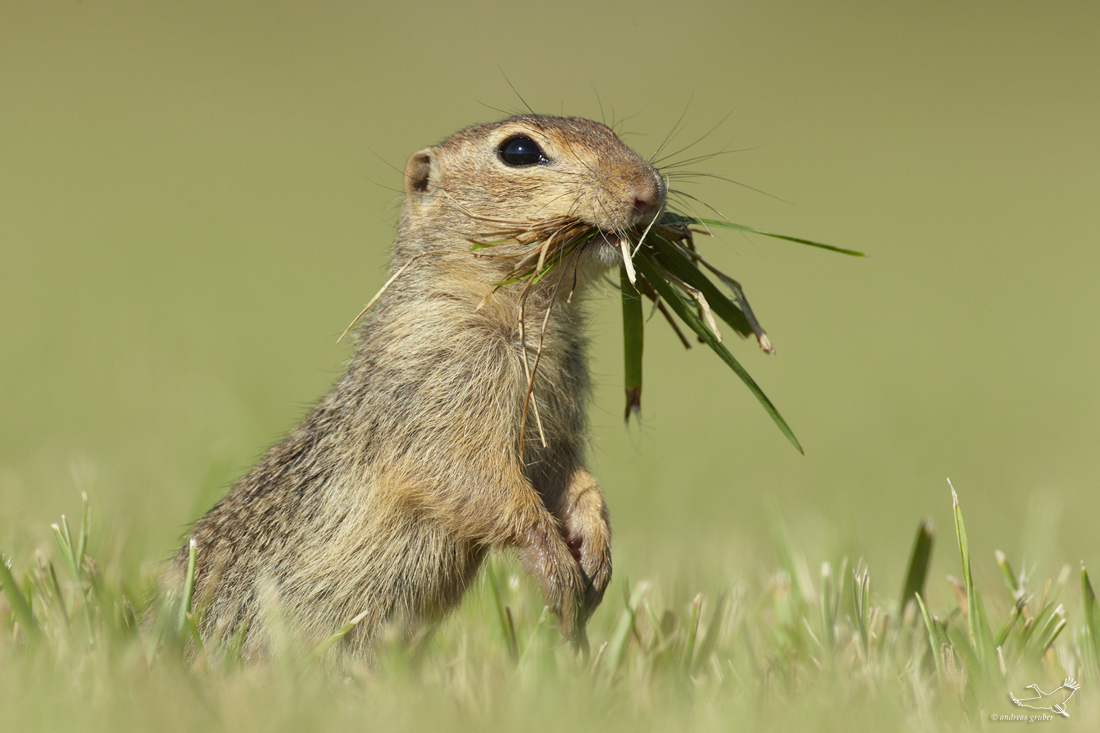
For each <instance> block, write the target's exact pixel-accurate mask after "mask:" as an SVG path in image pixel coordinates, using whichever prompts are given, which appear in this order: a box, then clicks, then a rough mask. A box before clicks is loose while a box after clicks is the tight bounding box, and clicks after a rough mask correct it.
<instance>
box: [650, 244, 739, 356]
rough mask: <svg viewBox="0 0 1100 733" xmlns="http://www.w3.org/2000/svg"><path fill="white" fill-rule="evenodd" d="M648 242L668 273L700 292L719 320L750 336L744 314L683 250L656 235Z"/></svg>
mask: <svg viewBox="0 0 1100 733" xmlns="http://www.w3.org/2000/svg"><path fill="white" fill-rule="evenodd" d="M648 241H649V242H652V243H653V245H654V247H656V248H657V249H658V250H659V251H660V253H661V255H662V258H661V264H662V265H663V266H664V267H665V268H666V269H667V270H668V271H669V272H670V273H672V274H673V275H675V276H676V277H678V278H680V279H681V280H683V281H684V282H686V283H687V284H688V285H690V286H691V287H693V288H695V289H696V290H698V291H699V292H701V293H702V294H703V296H704V297H705V298H706V299H707V304H708V305H710V307H711V309H712V310H713V311H714V312H715V313H717V314H718V317H719V318H721V319H722V320H723V321H725V322H726V323H728V324H729V325H730V326H732V327H733V329H734V330H735V331H737V333H739V334H741V335H742V336H749V335H751V334H752V332H753V331H752V326H751V325H749V321H748V319H747V318H745V314H744V313H742V312H741V309H740V308H738V307H737V304H736V303H734V302H733V301H732V300H730V299H729V298H727V297H726V295H725V294H724V293H722V291H721V290H719V289H718V288H717V287H715V285H714V283H712V282H711V281H710V278H708V277H707V276H706V275H705V274H703V272H702V271H701V270H699V268H698V267H696V266H695V264H694V263H693V262H692V261H691V259H690V258H689V257H688V256H687V255H686V254H684V252H683V250H681V249H680V248H679V247H677V246H676V245H675V244H673V243H672V242H670V241H668V240H667V239H665V238H664V237H662V236H660V235H658V234H653V233H650V236H649V238H648Z"/></svg>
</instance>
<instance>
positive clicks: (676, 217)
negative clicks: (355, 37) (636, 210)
mask: <svg viewBox="0 0 1100 733" xmlns="http://www.w3.org/2000/svg"><path fill="white" fill-rule="evenodd" d="M666 216H667V217H668V218H669V220H670V221H673V222H675V223H678V224H688V225H691V224H699V225H702V226H707V227H719V228H720V229H734V230H736V231H739V232H749V233H750V234H762V235H764V236H765V237H772V238H774V239H785V240H786V241H788V242H794V243H796V244H805V245H807V246H809V247H817V248H819V249H827V250H829V251H830V252H838V253H840V254H842V255H851V256H852V257H866V256H867V255H866V254H864V253H863V252H857V251H856V250H854V249H844V248H843V247H834V246H833V245H831V244H825V243H823V242H815V241H813V240H812V239H802V238H800V237H788V236H787V235H786V234H776V233H775V232H766V231H764V230H763V229H754V228H753V227H747V226H745V225H744V224H734V223H733V222H732V221H721V220H719V219H698V218H696V217H694V216H683V215H682V214H666Z"/></svg>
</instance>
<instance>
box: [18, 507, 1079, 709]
mask: <svg viewBox="0 0 1100 733" xmlns="http://www.w3.org/2000/svg"><path fill="white" fill-rule="evenodd" d="M952 509H953V513H954V518H955V530H956V539H957V541H958V545H959V562H960V566H961V567H960V570H961V572H960V577H961V580H960V581H958V582H957V589H958V590H957V592H956V593H955V595H957V604H956V605H957V607H955V608H952V607H951V606H950V604H949V605H948V606H947V607H946V608H941V609H933V608H932V606H931V605H930V604H929V602H928V596H927V595H926V593H928V592H929V591H928V588H929V586H932V587H933V588H935V586H936V585H939V586H940V587H941V588H943V587H944V584H943V583H942V582H941V583H937V582H935V581H934V579H932V578H930V577H929V575H928V568H929V564H930V563H929V559H930V555H931V547H932V530H931V528H930V526H929V525H928V524H927V523H926V522H921V523H920V524H919V525H918V529H917V533H916V538H915V540H914V543H913V551H912V555H911V558H910V562H909V566H908V568H907V572H906V574H905V577H904V578H899V579H898V584H899V585H900V586H901V587H902V589H903V591H902V595H901V599H900V601H899V600H898V597H897V596H896V595H894V594H893V593H890V594H889V595H890V597H891V600H889V601H884V600H883V599H882V598H880V597H879V593H878V591H877V590H876V589H877V588H879V587H881V586H883V585H887V586H889V585H893V583H891V582H886V583H885V584H883V583H880V582H875V583H873V582H872V577H873V576H872V563H871V562H868V561H866V560H859V561H857V562H855V563H850V562H849V560H848V559H847V558H837V559H833V560H830V561H826V562H822V563H820V568H821V570H820V573H818V574H817V575H816V576H814V575H812V574H811V573H810V572H809V571H808V570H807V568H808V567H810V563H809V562H808V560H807V558H806V557H805V556H804V555H803V554H802V552H801V551H800V550H799V548H798V543H797V542H796V541H795V540H794V538H792V537H791V536H790V535H789V533H788V532H787V530H786V529H785V528H784V527H783V524H782V522H781V521H780V519H779V517H778V515H776V516H774V517H773V524H774V533H775V542H776V548H777V552H778V555H779V557H780V563H779V567H777V568H776V569H774V570H773V571H771V572H770V573H767V574H765V575H764V576H763V577H762V578H760V579H759V582H744V581H740V582H733V583H732V584H731V585H728V586H726V587H702V588H695V589H687V588H682V583H677V582H672V583H669V582H662V581H660V580H645V581H640V582H637V583H633V584H632V583H630V582H625V581H624V582H622V583H621V585H620V588H621V590H622V593H621V595H620V598H621V600H616V595H617V594H614V593H609V594H608V596H607V599H606V600H605V602H604V605H603V607H602V608H601V609H600V611H599V613H597V614H596V616H595V617H594V619H593V620H592V622H591V623H590V628H589V636H590V638H591V639H592V640H593V642H594V649H596V653H595V654H594V655H593V657H592V658H591V659H586V658H585V657H583V656H580V655H576V654H574V653H572V652H571V651H570V649H569V647H568V646H567V645H564V644H563V643H562V642H561V638H560V634H558V633H557V632H556V630H555V629H554V628H553V624H551V623H549V618H550V617H549V614H548V613H547V610H546V608H545V607H544V606H543V604H542V602H541V599H540V597H539V595H538V592H537V589H536V588H535V587H534V584H533V583H529V582H526V581H525V580H524V578H523V577H522V574H521V573H520V571H519V569H518V566H517V564H516V563H514V562H511V561H507V560H495V561H493V562H491V563H490V564H489V565H488V566H487V568H486V570H485V576H484V577H485V583H483V584H482V587H483V591H482V593H481V594H480V595H479V594H478V593H476V592H472V593H471V594H470V596H471V597H470V598H469V599H468V601H467V602H466V603H464V605H463V607H462V608H460V609H459V611H458V612H457V613H456V614H454V615H453V616H452V617H451V618H450V619H449V620H447V621H445V622H444V623H443V624H442V625H441V626H440V627H439V628H438V629H437V630H436V632H435V634H434V635H433V636H432V637H431V638H429V639H427V640H421V641H418V643H417V644H416V645H415V646H414V647H411V648H410V647H408V646H405V645H403V644H402V643H401V642H400V641H399V640H397V639H395V638H391V637H390V636H384V637H383V638H382V639H381V640H380V641H379V644H378V655H377V659H376V660H375V662H374V664H372V665H370V666H362V667H351V668H348V667H341V668H339V669H336V668H333V667H331V666H330V662H331V660H332V654H331V651H332V648H333V647H337V646H338V645H339V644H340V643H341V638H342V636H343V635H344V634H345V633H347V631H349V630H350V629H351V628H352V626H353V625H354V622H352V623H351V624H349V626H348V627H346V628H344V629H340V630H339V631H337V632H336V633H335V634H333V636H332V637H330V638H329V639H328V640H326V642H325V643H324V644H322V645H321V646H319V647H318V648H317V649H314V650H313V652H312V653H310V654H305V655H302V656H297V657H293V658H285V659H284V658H283V657H282V656H281V655H285V654H290V652H289V651H288V652H282V653H277V655H276V658H273V659H270V660H268V661H259V662H257V661H255V660H252V661H250V662H248V663H245V662H244V660H242V659H241V658H240V656H239V655H240V649H239V645H236V646H234V645H233V644H229V645H227V648H225V649H217V650H215V649H210V648H207V649H205V650H203V649H202V648H201V647H198V646H192V645H190V641H191V640H194V639H196V637H195V635H194V631H193V630H194V614H195V613H196V610H195V609H193V608H192V607H191V603H189V602H188V600H187V599H186V598H180V599H167V600H166V601H164V603H165V604H166V605H165V609H166V610H167V615H168V616H169V617H170V619H171V620H170V622H169V623H167V624H161V625H160V626H157V625H156V624H146V625H145V628H144V630H142V625H141V624H139V623H138V622H137V621H136V619H139V618H142V617H144V616H146V612H147V611H148V610H149V608H148V604H146V603H143V600H144V599H146V598H149V597H150V595H149V594H148V592H140V593H136V594H135V593H130V592H129V591H128V590H127V589H126V588H124V587H123V586H122V585H121V584H120V583H118V582H115V581H111V580H107V579H106V578H114V577H123V576H124V575H125V574H124V573H119V572H110V573H107V574H106V576H105V577H102V576H101V575H100V573H99V572H98V571H96V570H95V568H96V564H95V562H94V560H93V559H92V558H91V557H89V556H88V555H87V554H86V553H87V547H88V543H87V538H88V532H89V529H88V522H87V521H85V522H84V523H83V524H82V529H81V532H80V534H79V535H77V536H76V537H72V536H71V534H70V533H68V532H66V529H65V525H66V523H65V522H64V521H62V522H59V523H58V525H57V533H56V534H55V537H58V538H60V539H59V542H58V546H57V553H58V557H59V558H60V559H61V561H62V562H63V563H64V564H65V565H66V567H67V568H68V569H69V570H70V578H69V580H68V581H67V582H61V581H60V580H59V578H58V576H57V573H56V571H55V570H54V566H53V563H52V562H51V561H50V560H49V559H47V558H39V561H38V562H37V564H32V565H31V566H29V567H27V568H26V569H25V570H19V571H18V572H15V571H13V570H12V565H11V564H10V563H8V562H4V563H0V586H2V589H3V593H2V595H0V659H2V660H3V664H0V682H2V683H3V684H0V690H3V692H0V704H3V706H4V708H5V711H6V712H5V715H6V719H7V720H9V721H20V720H22V721H26V720H37V719H38V718H39V717H41V718H42V720H43V721H53V723H56V722H57V721H58V720H59V719H61V720H63V721H64V722H65V725H77V724H78V725H79V727H81V728H83V729H89V728H92V729H103V730H107V729H111V730H115V729H117V728H118V727H125V721H124V720H123V719H124V718H125V719H129V720H131V721H138V720H143V721H146V722H145V723H144V725H146V726H148V725H149V724H150V723H149V722H148V721H152V720H156V721H157V724H156V727H157V728H160V729H166V730H167V729H172V730H174V729H178V730H184V729H196V728H197V729H204V730H244V731H249V730H259V729H261V728H263V729H273V728H274V729H277V730H282V729H287V730H290V729H295V730H298V729H303V728H306V729H309V728H325V729H330V730H349V731H351V730H361V729H362V726H363V723H364V721H368V720H369V721H372V727H396V728H398V729H424V728H432V729H435V728H438V727H439V726H440V725H443V726H444V727H445V728H447V729H456V728H465V727H472V728H479V729H484V728H487V727H491V728H506V727H507V728H513V727H523V728H525V729H532V730H541V729H550V728H551V727H553V728H555V729H556V728H560V725H561V714H562V713H561V711H563V710H568V711H569V725H570V727H572V728H582V729H585V728H591V729H594V730H595V729H599V730H601V731H608V730H610V731H615V730H620V729H621V730H624V731H625V730H638V729H654V730H656V729H661V730H666V729H670V728H673V729H677V730H728V729H729V727H730V726H731V725H734V726H736V727H749V728H752V727H760V726H762V725H766V726H767V727H769V728H772V729H804V728H806V727H808V726H814V727H819V726H820V724H821V722H822V721H825V720H832V721H835V722H838V724H840V722H841V721H842V722H843V724H844V725H845V726H846V727H848V726H856V727H868V728H874V729H899V728H905V729H911V730H945V729H961V728H964V727H969V726H971V725H972V724H974V723H977V722H978V721H981V720H988V719H989V717H990V715H1009V714H1017V713H1019V712H1020V708H1019V707H1014V706H1013V705H1014V703H1013V701H1016V703H1015V704H1017V705H1024V704H1027V705H1036V704H1037V703H1035V702H1034V701H1033V700H1030V699H1029V698H1030V693H1028V692H1027V688H1028V685H1038V686H1039V687H1040V688H1042V689H1044V690H1045V689H1059V690H1063V692H1062V693H1060V694H1061V697H1063V698H1066V699H1065V700H1062V701H1060V702H1059V701H1058V700H1055V704H1054V705H1053V706H1052V708H1051V709H1053V708H1054V707H1057V708H1058V709H1057V710H1054V712H1053V713H1051V714H1052V715H1056V716H1067V717H1073V718H1075V719H1077V721H1078V722H1081V723H1083V724H1085V725H1086V726H1087V725H1090V724H1092V725H1093V726H1094V727H1095V723H1096V722H1097V721H1098V708H1097V705H1096V704H1095V702H1096V701H1095V699H1094V698H1095V695H1091V694H1089V693H1090V691H1093V690H1095V689H1097V687H1098V683H1100V664H1098V660H1100V633H1098V630H1100V606H1098V604H1097V602H1096V596H1095V593H1094V591H1093V587H1092V584H1091V582H1090V579H1089V576H1088V573H1087V571H1086V570H1085V569H1084V568H1082V570H1081V588H1082V603H1081V611H1082V614H1081V616H1080V617H1079V620H1078V621H1077V622H1076V624H1075V623H1074V622H1073V621H1072V619H1071V617H1070V613H1069V610H1068V608H1067V605H1066V603H1065V602H1063V601H1062V600H1060V596H1061V594H1062V593H1063V591H1064V589H1065V586H1066V584H1067V581H1068V578H1069V576H1070V573H1068V572H1063V573H1062V574H1061V575H1060V576H1059V577H1058V578H1055V579H1051V580H1049V581H1047V582H1046V583H1044V584H1043V585H1041V586H1039V587H1037V588H1029V587H1028V580H1027V579H1026V578H1024V577H1022V576H1017V575H1015V574H1013V573H1011V572H1006V570H1005V568H1007V567H1008V566H1007V562H1006V561H1004V559H1003V555H1002V554H996V555H994V556H993V559H994V560H995V562H996V564H997V566H998V568H999V572H1000V576H1001V580H1003V581H1004V582H1001V581H998V580H996V577H997V576H996V573H997V571H995V570H993V568H992V567H991V568H990V570H991V577H993V578H994V582H993V584H992V585H991V586H990V587H989V588H987V589H985V590H986V591H987V592H988V596H989V598H990V600H991V602H990V605H989V606H986V605H985V603H983V599H982V593H981V589H980V588H979V584H978V582H977V575H976V573H975V572H974V565H973V564H974V562H975V559H974V548H973V547H972V546H971V545H970V543H969V540H968V538H967V535H966V528H965V523H964V521H963V512H962V507H961V504H960V502H959V499H958V496H957V494H956V493H955V492H954V491H952ZM73 540H75V541H73ZM19 556H22V553H19V554H17V557H19ZM70 557H71V559H72V560H73V561H75V562H73V563H72V564H70ZM74 570H75V572H73V571H74ZM1010 570H1011V569H1010V568H1009V571H1010ZM17 578H22V579H23V581H22V582H19V581H17ZM895 587H896V586H895ZM951 587H952V586H951V583H950V582H948V583H947V584H946V588H947V589H950V588H951ZM677 588H678V590H677ZM941 595H945V596H946V597H951V595H952V593H950V592H949V593H946V594H943V593H941ZM176 603H178V604H179V605H178V606H177V605H174V604H176ZM910 604H912V609H913V612H909V613H907V612H905V609H906V608H907V607H908V606H909V605H910ZM198 612H201V609H199V611H198ZM494 616H495V619H496V620H495V622H494V621H493V620H492V619H493V617H494ZM991 629H994V631H991ZM151 649H158V650H159V651H157V652H156V653H147V650H151ZM196 650H197V651H198V653H195V652H196ZM1078 680H1079V682H1078ZM1059 685H1062V687H1059ZM1078 688H1081V689H1082V690H1083V692H1082V693H1081V694H1079V695H1073V694H1072V693H1074V692H1076V691H1077V689H1078ZM53 695H64V696H65V697H66V698H71V699H73V700H77V701H79V709H80V710H81V711H82V712H81V713H80V717H79V719H77V718H73V719H71V720H70V719H68V718H64V716H62V717H61V718H59V717H58V715H59V713H58V709H53V708H49V706H48V704H47V703H46V702H45V701H46V700H48V699H50V697H51V696H53ZM1083 701H1084V702H1083ZM47 710H49V711H50V712H49V713H46V711H47ZM21 711H22V712H21ZM27 711H32V712H33V714H32V712H27ZM166 711H172V712H171V713H167V712H166ZM1030 712H1032V713H1033V712H1034V711H1030ZM51 725H52V724H51ZM51 725H45V724H44V726H43V729H45V728H46V727H51ZM65 725H52V727H53V728H57V727H65ZM20 726H21V727H20V728H19V729H24V730H26V729H29V728H28V726H27V725H25V724H20ZM31 727H32V728H33V726H31Z"/></svg>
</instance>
